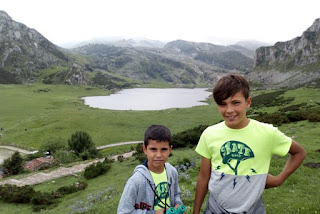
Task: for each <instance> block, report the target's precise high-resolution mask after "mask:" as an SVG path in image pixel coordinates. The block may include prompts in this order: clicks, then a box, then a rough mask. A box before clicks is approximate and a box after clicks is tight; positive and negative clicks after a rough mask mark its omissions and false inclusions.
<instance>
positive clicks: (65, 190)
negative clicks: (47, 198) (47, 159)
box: [54, 181, 88, 197]
mask: <svg viewBox="0 0 320 214" xmlns="http://www.w3.org/2000/svg"><path fill="white" fill-rule="evenodd" d="M87 186H88V184H87V183H86V182H83V181H79V182H76V183H74V184H72V185H70V186H63V187H60V188H59V189H58V190H57V191H55V192H54V195H55V196H58V197H63V196H65V195H68V194H71V193H74V192H78V191H79V190H84V189H86V188H87Z"/></svg>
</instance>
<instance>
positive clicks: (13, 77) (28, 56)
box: [0, 10, 69, 83]
mask: <svg viewBox="0 0 320 214" xmlns="http://www.w3.org/2000/svg"><path fill="white" fill-rule="evenodd" d="M0 60H1V61H0V63H1V64H0V83H23V82H33V81H36V78H35V76H36V75H38V74H37V72H38V71H39V70H40V69H44V68H48V67H50V66H58V65H67V64H68V62H69V59H68V57H67V55H66V54H65V53H63V51H61V50H60V49H59V48H58V47H57V46H56V45H54V44H53V43H51V42H50V41H49V40H47V39H46V38H45V37H43V36H42V35H41V34H40V33H39V32H37V31H36V30H34V29H31V28H28V27H27V26H26V25H24V24H22V23H19V22H16V21H14V20H12V19H11V17H10V16H9V15H8V14H7V13H6V12H4V11H1V10H0Z"/></svg>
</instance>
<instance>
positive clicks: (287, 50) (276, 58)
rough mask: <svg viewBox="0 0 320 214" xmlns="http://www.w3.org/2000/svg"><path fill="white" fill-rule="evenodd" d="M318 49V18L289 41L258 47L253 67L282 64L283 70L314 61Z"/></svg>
mask: <svg viewBox="0 0 320 214" xmlns="http://www.w3.org/2000/svg"><path fill="white" fill-rule="evenodd" d="M319 51H320V19H316V20H315V21H314V23H313V24H312V26H311V27H309V28H308V29H307V30H306V31H304V32H303V34H302V36H300V37H296V38H294V39H292V40H290V41H286V42H277V43H276V44H275V45H274V46H269V47H260V48H258V49H257V50H256V54H255V62H254V67H255V69H259V67H264V68H267V69H271V68H274V67H275V66H277V65H284V66H283V67H284V69H285V70H289V69H290V68H292V67H294V66H304V65H309V64H312V63H315V62H316V61H317V60H318V57H319Z"/></svg>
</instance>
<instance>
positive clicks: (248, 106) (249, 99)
mask: <svg viewBox="0 0 320 214" xmlns="http://www.w3.org/2000/svg"><path fill="white" fill-rule="evenodd" d="M251 101H252V97H248V99H247V109H248V108H250V106H251Z"/></svg>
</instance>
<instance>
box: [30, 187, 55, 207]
mask: <svg viewBox="0 0 320 214" xmlns="http://www.w3.org/2000/svg"><path fill="white" fill-rule="evenodd" d="M54 199H55V196H54V195H53V193H46V192H36V193H35V194H34V195H33V197H32V198H31V204H32V210H33V211H35V212H37V211H40V210H44V209H51V208H53V207H54V206H52V205H54V204H55V201H54Z"/></svg>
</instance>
